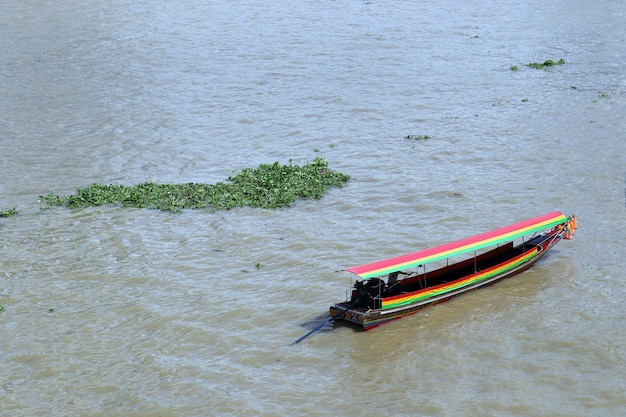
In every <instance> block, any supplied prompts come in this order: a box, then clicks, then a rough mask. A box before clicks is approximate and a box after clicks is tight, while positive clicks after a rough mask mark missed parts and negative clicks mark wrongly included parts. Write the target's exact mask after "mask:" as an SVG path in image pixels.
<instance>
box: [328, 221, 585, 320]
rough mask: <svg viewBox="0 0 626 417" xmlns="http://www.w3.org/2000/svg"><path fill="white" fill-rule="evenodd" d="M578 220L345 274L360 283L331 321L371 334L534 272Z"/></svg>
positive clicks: (526, 224) (507, 232)
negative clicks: (349, 323) (388, 325)
mask: <svg viewBox="0 0 626 417" xmlns="http://www.w3.org/2000/svg"><path fill="white" fill-rule="evenodd" d="M575 230H576V216H570V217H567V216H565V215H564V214H563V213H561V212H558V211H555V212H552V213H548V214H545V215H543V216H539V217H535V218H532V219H528V220H525V221H522V222H519V223H515V224H511V225H509V226H505V227H501V228H499V229H495V230H492V231H490V232H486V233H481V234H479V235H476V236H472V237H468V238H465V239H461V240H458V241H455V242H450V243H447V244H444V245H441V246H436V247H433V248H430V249H425V250H420V251H418V252H413V253H409V254H406V255H401V256H397V257H394V258H390V259H385V260H382V261H378V262H373V263H368V264H364V265H359V266H354V267H351V268H347V269H346V271H349V272H350V273H352V274H354V275H355V276H356V277H357V280H356V282H355V284H354V286H353V287H352V291H351V294H350V295H349V296H347V297H346V301H344V302H340V303H337V304H334V305H333V306H331V307H330V314H331V317H332V319H334V320H337V319H341V320H347V321H349V322H352V323H356V324H358V325H360V326H362V327H363V329H364V330H370V329H373V328H375V327H377V326H380V325H381V324H384V323H387V322H389V321H392V320H396V319H399V318H401V317H404V316H406V315H409V314H413V313H415V312H417V311H418V310H420V309H422V308H424V307H427V306H430V305H433V304H436V303H440V302H443V301H447V300H449V299H451V298H453V297H456V296H458V295H461V294H464V293H466V292H469V291H472V290H475V289H478V288H481V287H485V286H487V285H491V284H493V283H495V282H497V281H500V280H502V279H504V278H508V277H511V276H513V275H516V274H519V273H520V272H522V271H525V270H527V269H528V268H530V267H531V266H533V265H534V264H535V263H536V262H537V261H538V260H539V259H541V258H542V257H543V255H545V254H546V252H547V251H548V250H549V249H551V248H552V247H553V246H554V245H556V244H557V243H558V242H559V241H560V240H561V239H571V238H572V236H573V234H574V232H575Z"/></svg>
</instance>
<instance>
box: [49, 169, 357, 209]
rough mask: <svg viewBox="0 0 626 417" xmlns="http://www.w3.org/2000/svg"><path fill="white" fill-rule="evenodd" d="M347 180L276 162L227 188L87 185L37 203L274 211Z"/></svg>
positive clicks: (230, 181)
mask: <svg viewBox="0 0 626 417" xmlns="http://www.w3.org/2000/svg"><path fill="white" fill-rule="evenodd" d="M349 180H350V177H349V176H348V175H345V174H341V173H338V172H334V171H332V170H330V169H328V162H327V161H326V160H324V159H322V158H315V160H314V161H313V162H312V163H307V164H305V165H304V166H302V167H300V166H297V165H291V164H289V165H280V164H279V163H278V162H275V163H274V164H262V165H260V166H259V167H258V168H256V169H252V168H246V169H244V170H242V171H240V172H239V173H237V174H236V175H235V176H232V177H229V178H228V179H227V180H226V182H222V183H217V184H215V185H210V184H199V183H187V184H155V183H152V182H146V183H142V184H139V185H135V186H125V185H113V184H111V185H100V184H92V185H90V186H89V187H86V188H79V189H77V191H76V194H72V195H68V196H59V195H56V194H48V195H46V196H41V197H40V198H41V200H42V202H44V203H45V205H46V207H49V206H66V207H71V208H81V207H93V206H101V205H104V204H113V205H119V206H122V207H136V208H151V209H159V210H166V211H173V212H179V211H181V210H182V209H197V208H212V209H230V208H234V207H244V206H247V207H262V208H268V209H275V208H280V207H288V206H291V205H292V204H293V203H294V202H296V201H297V200H303V199H304V200H306V199H320V198H322V196H323V195H324V193H325V192H326V190H327V189H328V188H330V187H341V186H343V184H344V183H346V182H347V181H349ZM44 208H45V207H44Z"/></svg>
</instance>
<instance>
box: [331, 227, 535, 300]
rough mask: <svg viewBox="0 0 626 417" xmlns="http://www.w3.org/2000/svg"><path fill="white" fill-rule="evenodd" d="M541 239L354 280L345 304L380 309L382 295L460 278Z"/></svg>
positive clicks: (507, 257)
mask: <svg viewBox="0 0 626 417" xmlns="http://www.w3.org/2000/svg"><path fill="white" fill-rule="evenodd" d="M545 239H546V236H545V235H538V236H536V237H534V238H532V239H530V240H528V241H526V242H523V243H520V244H518V245H515V246H514V244H513V242H508V243H506V244H503V245H500V246H498V247H496V248H494V249H491V250H489V251H487V252H484V253H481V254H476V255H475V256H471V257H469V258H467V259H464V260H461V261H459V262H454V263H450V264H447V263H446V261H444V263H443V265H440V266H438V267H437V266H436V265H433V264H428V265H426V266H424V265H419V266H418V267H417V268H415V269H412V270H409V271H406V272H404V271H400V272H395V273H391V274H389V276H388V277H387V278H386V279H385V280H383V279H381V278H380V277H379V278H371V279H368V280H365V281H357V282H356V283H355V285H354V289H353V291H352V296H351V299H350V301H349V302H347V303H346V305H349V306H350V307H351V308H357V309H358V308H380V300H381V299H382V298H384V297H391V296H394V295H399V294H403V293H409V292H413V291H418V290H420V289H424V288H428V287H435V286H437V285H441V284H445V283H448V282H452V281H455V280H458V279H461V278H464V277H466V276H469V275H472V274H474V273H476V272H479V271H481V270H485V269H488V268H491V267H494V266H496V265H498V264H501V263H503V262H505V261H507V260H508V259H511V258H514V257H516V256H518V255H521V254H523V253H524V252H526V251H528V250H530V249H532V248H534V247H535V246H537V245H539V244H541V243H542V242H543V241H544V240H545ZM428 266H430V267H431V268H433V266H434V268H433V269H432V270H430V271H429V270H427V267H428ZM341 304H343V303H341Z"/></svg>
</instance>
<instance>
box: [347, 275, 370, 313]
mask: <svg viewBox="0 0 626 417" xmlns="http://www.w3.org/2000/svg"><path fill="white" fill-rule="evenodd" d="M371 298H372V296H371V295H370V293H369V292H368V290H367V288H366V285H365V284H363V281H358V280H357V281H356V282H355V283H354V289H353V290H352V296H351V297H350V307H351V308H367V307H368V306H369V305H371V304H372V302H371Z"/></svg>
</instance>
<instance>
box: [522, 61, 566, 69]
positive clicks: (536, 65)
mask: <svg viewBox="0 0 626 417" xmlns="http://www.w3.org/2000/svg"><path fill="white" fill-rule="evenodd" d="M563 64H565V60H564V59H563V58H561V59H559V60H558V61H553V60H551V59H548V60H545V61H543V62H531V63H529V64H526V66H527V67H530V68H535V69H543V68H549V67H553V66H555V65H563Z"/></svg>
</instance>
